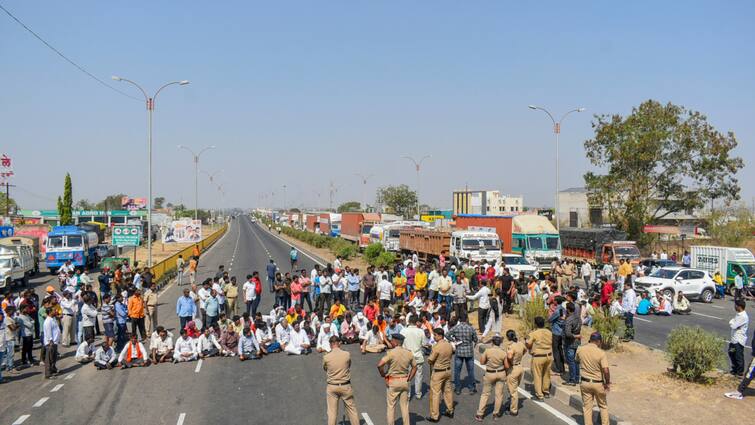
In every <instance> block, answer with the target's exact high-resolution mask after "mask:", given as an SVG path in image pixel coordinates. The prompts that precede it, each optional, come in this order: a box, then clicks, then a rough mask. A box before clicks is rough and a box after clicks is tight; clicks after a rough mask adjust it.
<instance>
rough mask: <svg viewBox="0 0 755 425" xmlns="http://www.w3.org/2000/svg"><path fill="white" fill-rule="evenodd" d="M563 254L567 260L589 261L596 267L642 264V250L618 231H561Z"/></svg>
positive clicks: (599, 229)
mask: <svg viewBox="0 0 755 425" xmlns="http://www.w3.org/2000/svg"><path fill="white" fill-rule="evenodd" d="M560 235H561V252H562V255H563V256H564V257H565V258H569V259H572V260H576V261H587V262H589V263H590V264H592V265H594V266H600V265H602V264H606V263H610V264H612V265H613V266H618V265H619V263H620V260H625V261H629V262H630V264H632V266H637V265H638V264H640V250H639V249H638V248H637V244H636V243H635V242H634V241H628V240H626V239H627V234H626V232H622V231H621V230H617V229H609V228H595V229H580V228H577V227H565V228H562V229H561V232H560Z"/></svg>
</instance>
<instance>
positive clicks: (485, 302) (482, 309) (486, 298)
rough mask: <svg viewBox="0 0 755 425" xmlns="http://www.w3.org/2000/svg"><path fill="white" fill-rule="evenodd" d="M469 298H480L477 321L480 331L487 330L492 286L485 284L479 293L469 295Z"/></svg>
mask: <svg viewBox="0 0 755 425" xmlns="http://www.w3.org/2000/svg"><path fill="white" fill-rule="evenodd" d="M467 299H469V300H473V301H474V300H476V299H479V300H480V301H479V304H478V305H477V321H478V326H479V328H480V332H482V331H483V330H485V324H486V323H487V322H488V314H489V313H490V288H489V287H488V285H487V284H483V285H482V286H481V287H480V289H478V290H477V293H475V294H474V295H467Z"/></svg>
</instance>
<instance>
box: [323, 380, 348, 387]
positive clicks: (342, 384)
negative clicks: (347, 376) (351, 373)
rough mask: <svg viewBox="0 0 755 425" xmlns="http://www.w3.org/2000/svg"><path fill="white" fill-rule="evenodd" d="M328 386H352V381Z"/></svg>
mask: <svg viewBox="0 0 755 425" xmlns="http://www.w3.org/2000/svg"><path fill="white" fill-rule="evenodd" d="M328 385H336V386H339V387H342V386H344V385H351V381H346V382H343V383H340V384H333V383H330V382H328Z"/></svg>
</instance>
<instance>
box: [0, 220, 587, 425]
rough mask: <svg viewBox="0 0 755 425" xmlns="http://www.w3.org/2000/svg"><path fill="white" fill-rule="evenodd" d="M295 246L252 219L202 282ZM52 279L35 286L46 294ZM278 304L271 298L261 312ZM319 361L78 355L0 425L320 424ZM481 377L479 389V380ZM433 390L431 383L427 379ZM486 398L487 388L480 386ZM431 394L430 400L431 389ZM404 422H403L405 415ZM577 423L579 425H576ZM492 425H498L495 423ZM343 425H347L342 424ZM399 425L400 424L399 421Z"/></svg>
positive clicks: (365, 390) (231, 237) (369, 420)
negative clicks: (125, 366)
mask: <svg viewBox="0 0 755 425" xmlns="http://www.w3.org/2000/svg"><path fill="white" fill-rule="evenodd" d="M288 249H289V247H288V245H287V244H286V243H284V242H283V241H282V240H280V239H278V238H277V237H276V236H274V235H271V234H269V233H268V232H267V231H265V230H263V229H262V228H260V227H258V226H256V225H254V224H252V223H251V222H250V220H249V219H248V218H246V217H240V218H237V219H236V220H234V221H233V222H232V224H231V226H230V229H229V231H228V232H227V233H226V235H225V236H223V238H221V240H220V241H218V243H216V244H215V246H213V247H212V248H210V250H209V251H208V252H207V253H205V254H204V255H203V256H202V259H201V261H200V268H199V273H198V274H199V278H200V279H203V278H205V277H209V276H211V275H213V274H214V272H215V271H216V270H217V266H218V265H219V264H224V265H225V266H226V269H227V270H229V272H230V274H231V275H232V276H233V275H235V276H237V277H238V278H239V280H242V281H243V278H244V277H245V276H246V275H247V274H249V273H251V272H252V271H254V270H259V271H260V272H263V274H264V266H265V265H266V263H267V262H268V261H269V258H273V259H274V260H275V261H276V262H278V264H281V265H285V266H283V268H286V267H287V265H288V262H287V259H288ZM314 261H315V260H314V259H312V258H308V257H306V256H302V258H301V261H300V262H301V263H303V264H302V266H304V267H307V268H311V267H313V265H314ZM49 279H50V277H41V278H39V279H35V282H34V283H35V285H37V286H39V287H42V288H43V285H45V284H46V283H45V282H44V281H45V280H49ZM178 296H179V288H177V287H176V286H175V285H173V284H171V285H169V286H167V287H166V288H165V289H164V290H163V291H162V292H161V294H160V296H159V301H160V305H159V308H158V311H159V318H160V324H162V325H164V326H166V327H167V328H169V329H171V330H172V331H173V333H174V334H175V335H177V334H178V332H177V331H176V330H175V327H176V326H177V324H178V319H177V317H176V316H175V300H176V298H177V297H178ZM272 304H273V297H272V294H270V293H269V292H265V293H264V295H263V300H262V304H261V306H262V309H263V311H266V310H269V309H270V308H271V307H272ZM346 348H347V349H348V350H349V351H350V352H351V353H352V359H353V366H352V383H353V386H354V392H355V397H356V403H357V407H358V409H359V412H360V416H361V418H362V423H363V424H367V425H372V424H384V423H386V404H385V385H384V381H383V380H382V379H381V378H380V377H379V375H378V373H377V370H376V369H375V365H376V363H377V361H378V360H379V355H361V354H359V352H358V347H356V346H346ZM321 361H322V359H321V356H320V355H319V354H311V355H309V356H302V357H291V356H287V355H284V354H275V355H271V356H269V357H266V358H264V359H263V360H259V361H250V362H244V363H241V362H239V361H238V360H237V359H231V358H212V359H207V360H204V361H202V362H192V363H183V364H177V365H173V364H161V365H158V366H150V367H147V368H140V369H129V370H120V369H118V370H112V371H96V370H95V369H94V367H92V366H91V365H86V366H80V365H78V364H76V363H75V362H74V361H73V360H72V352H71V351H70V350H69V351H66V352H64V355H63V358H62V359H61V361H60V362H59V369H60V371H61V373H60V376H59V377H58V378H57V379H55V380H44V379H43V378H42V372H43V371H42V369H41V367H33V368H30V369H26V370H24V371H22V372H20V373H17V374H16V375H15V376H11V375H9V376H8V378H10V379H9V381H10V382H8V383H6V384H3V385H2V386H1V387H0V388H2V394H3V397H2V399H1V401H0V423H4V424H21V423H27V424H46V423H55V424H135V425H136V424H138V425H142V424H171V425H172V424H177V425H188V424H204V423H227V424H242V423H243V424H267V423H277V424H322V423H324V422H325V419H326V405H325V381H324V372H323V371H322V367H321ZM477 372H478V375H477V377H478V379H479V378H480V377H481V375H480V374H479V372H481V371H480V370H479V369H478V370H477ZM425 377H426V380H427V378H429V373H428V372H427V371H426V372H425ZM478 388H480V389H481V386H478ZM425 391H427V383H426V388H425ZM522 398H523V401H522V407H521V409H520V414H519V416H518V417H516V418H508V417H507V418H506V419H505V421H506V423H509V424H525V423H539V424H544V425H556V424H576V423H581V419H579V420H578V421H575V419H574V417H576V416H575V415H574V412H573V411H571V410H568V409H567V410H564V408H563V407H562V406H559V405H558V403H557V402H549V403H548V404H544V403H537V402H533V401H531V400H529V399H527V398H526V397H522ZM478 401H479V393H478V394H476V395H469V394H467V393H466V391H465V392H464V393H463V394H462V395H461V396H457V397H456V403H457V406H456V417H455V418H454V419H448V418H443V419H442V422H443V423H449V424H469V423H472V422H473V415H474V412H475V410H476V408H477V403H478ZM410 410H411V412H412V423H427V421H426V420H425V419H424V417H425V416H426V415H427V414H428V400H427V398H426V397H425V398H423V399H422V400H413V401H412V402H411V405H410ZM397 413H398V412H397ZM572 416H574V417H572ZM486 422H492V417H490V416H488V417H487V419H486ZM339 423H340V422H339ZM344 423H345V422H344ZM397 423H400V421H398V422H397Z"/></svg>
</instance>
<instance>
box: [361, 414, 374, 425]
mask: <svg viewBox="0 0 755 425" xmlns="http://www.w3.org/2000/svg"><path fill="white" fill-rule="evenodd" d="M362 417H363V418H364V423H366V424H367V425H375V424H374V423H373V422H372V419H370V415H368V414H367V412H362Z"/></svg>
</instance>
